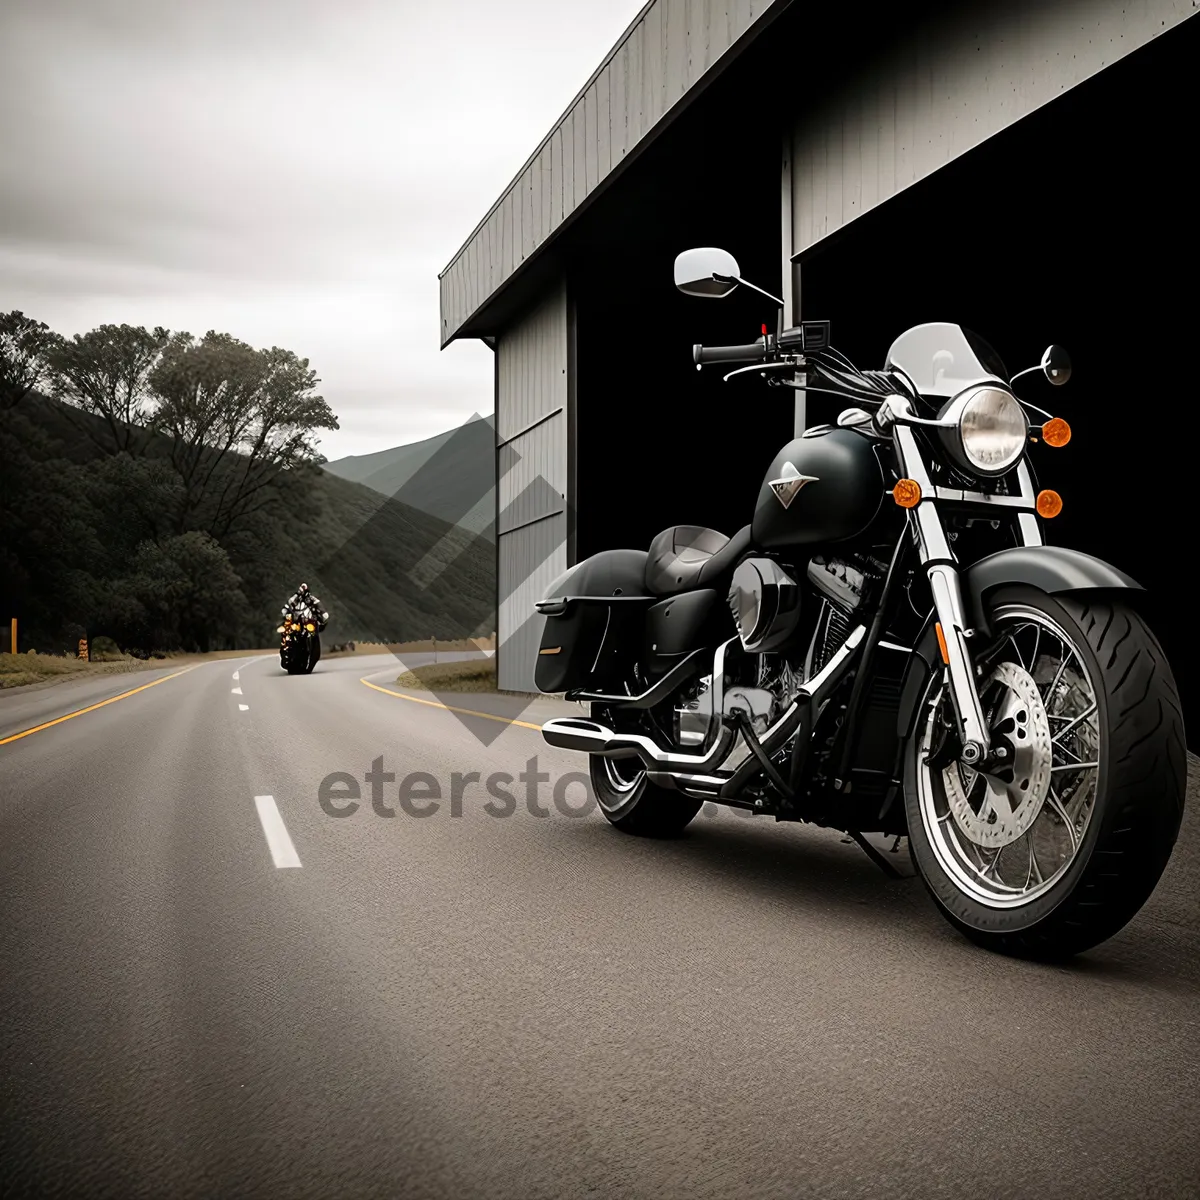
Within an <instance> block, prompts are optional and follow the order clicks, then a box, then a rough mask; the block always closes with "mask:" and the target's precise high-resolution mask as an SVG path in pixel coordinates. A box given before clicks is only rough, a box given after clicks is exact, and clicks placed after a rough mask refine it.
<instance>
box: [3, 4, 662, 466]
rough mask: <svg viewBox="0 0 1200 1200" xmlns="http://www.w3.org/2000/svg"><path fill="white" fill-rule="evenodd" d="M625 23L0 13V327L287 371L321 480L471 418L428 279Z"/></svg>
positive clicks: (409, 16) (168, 8) (583, 13)
mask: <svg viewBox="0 0 1200 1200" xmlns="http://www.w3.org/2000/svg"><path fill="white" fill-rule="evenodd" d="M642 4H643V0H588V2H587V3H576V4H571V3H566V4H564V3H562V0H510V2H508V3H486V2H484V0H426V2H424V3H416V2H414V0H336V2H334V3H330V2H329V0H324V2H323V3H317V2H316V0H126V2H124V3H121V2H120V0H0V105H2V109H0V111H3V112H5V113H6V114H8V119H7V120H5V122H4V123H3V126H0V311H7V310H9V309H12V308H19V309H22V310H24V311H25V312H26V313H27V314H29V315H30V316H34V317H37V318H38V319H40V320H43V321H45V322H47V323H48V324H49V325H50V326H51V327H52V328H54V329H56V330H58V331H59V332H61V333H65V334H72V333H77V332H81V331H83V330H86V329H90V328H92V327H94V326H96V325H99V324H102V323H105V322H122V321H127V322H130V323H132V324H138V325H143V324H144V325H148V326H153V325H166V326H168V327H169V328H172V329H187V330H190V331H191V332H192V333H195V334H197V335H199V334H202V333H204V332H205V331H206V330H208V329H219V330H223V331H226V332H228V333H231V334H233V335H234V336H236V337H240V338H242V339H244V340H245V341H248V342H250V343H252V344H254V345H257V346H269V345H279V346H285V347H287V348H288V349H291V350H294V351H296V353H298V354H302V355H305V356H307V357H308V358H310V359H311V360H312V365H313V367H314V368H315V369H316V370H317V373H318V374H319V375H320V376H321V379H322V385H321V390H322V391H323V393H324V394H325V396H326V397H327V398H328V399H329V401H330V403H331V404H332V406H333V408H334V411H335V412H337V413H338V416H339V418H340V420H341V425H342V429H341V430H340V431H339V432H337V433H333V434H330V435H329V436H328V437H326V438H325V439H324V441H323V442H322V449H323V450H324V452H325V453H326V454H328V455H329V457H330V458H339V457H341V456H342V455H345V454H362V453H369V452H371V451H373V450H379V449H383V448H384V447H386V446H391V445H397V444H400V443H403V442H409V441H414V440H416V439H419V438H423V437H427V436H430V435H432V434H434V433H438V432H440V431H442V430H443V429H447V428H450V427H451V426H453V425H454V424H456V423H458V422H461V421H463V420H466V419H467V418H468V417H469V416H470V415H471V414H472V413H473V412H481V413H486V412H490V411H491V409H492V367H493V358H492V353H491V351H490V350H488V349H487V348H486V347H484V346H482V345H480V344H479V343H476V342H467V343H463V344H461V345H457V344H456V345H453V346H451V347H449V348H448V349H447V350H445V351H439V350H438V285H437V274H438V272H439V271H440V270H441V269H442V268H443V267H445V266H446V264H447V263H448V262H449V261H450V259H451V258H452V257H453V255H454V253H455V251H457V249H458V248H459V246H460V245H461V244H462V242H463V241H464V240H465V239H466V237H467V235H468V234H469V233H470V232H471V230H472V229H473V228H474V227H475V225H476V223H477V222H478V221H479V220H480V219H481V218H482V217H483V215H484V213H485V212H486V211H487V209H488V208H489V207H490V206H491V204H492V203H493V202H494V201H495V200H496V199H498V198H499V196H500V194H501V192H502V191H503V190H504V188H505V187H506V186H507V185H508V183H509V181H510V180H511V179H512V177H513V176H514V175H515V174H516V172H517V170H518V169H519V168H520V166H521V165H522V164H523V163H524V161H525V159H526V158H527V157H528V156H529V154H530V153H531V152H532V151H533V150H534V148H535V147H536V146H537V144H538V142H539V141H540V140H541V139H542V137H543V136H544V135H545V134H546V133H547V132H548V131H549V129H550V127H551V126H552V125H553V123H554V121H555V120H557V118H558V117H559V115H560V114H561V113H562V111H563V109H565V108H566V106H567V105H568V104H569V103H570V101H571V100H572V98H573V97H574V96H575V94H576V92H578V91H579V89H580V88H581V87H582V86H583V84H584V83H585V82H586V80H587V78H588V77H589V76H590V75H591V73H592V71H593V70H594V69H595V68H596V67H597V66H598V65H599V64H600V62H601V60H602V59H603V57H604V55H605V54H606V53H607V52H608V50H609V49H610V48H611V46H612V45H613V44H614V43H615V42H616V40H617V38H618V37H620V35H621V33H622V32H623V31H624V29H625V28H626V26H627V25H628V24H629V23H630V21H632V20H633V18H634V17H635V16H636V15H637V13H638V11H639V10H640V9H641V7H642Z"/></svg>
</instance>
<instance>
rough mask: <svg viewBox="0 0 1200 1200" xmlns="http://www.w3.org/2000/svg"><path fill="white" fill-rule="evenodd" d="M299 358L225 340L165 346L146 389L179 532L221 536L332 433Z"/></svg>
mask: <svg viewBox="0 0 1200 1200" xmlns="http://www.w3.org/2000/svg"><path fill="white" fill-rule="evenodd" d="M319 382H320V380H319V379H318V378H317V375H316V372H314V371H313V370H312V369H311V368H310V366H309V361H308V359H306V358H299V357H298V356H297V355H295V354H293V353H292V352H291V351H290V350H281V349H279V348H278V347H272V348H271V349H270V350H255V349H254V348H253V347H251V346H249V345H247V344H246V343H245V342H242V341H239V340H238V339H236V338H233V337H231V336H230V335H228V334H222V333H216V332H213V331H210V332H209V333H207V334H205V335H204V337H203V338H202V339H200V340H199V341H196V340H195V339H191V338H189V339H187V340H183V339H180V340H178V341H176V342H173V343H172V344H171V345H170V346H169V347H167V349H166V351H165V352H164V354H163V357H162V360H161V361H160V362H159V364H158V366H157V367H156V368H155V369H154V371H153V373H152V375H151V378H150V383H151V386H152V387H153V388H154V391H155V393H156V394H157V395H158V396H159V397H160V400H161V404H160V407H159V409H158V412H157V415H156V419H155V428H156V429H157V430H158V431H159V432H160V433H162V434H163V435H165V436H166V437H168V438H169V439H170V445H171V450H170V456H171V462H172V464H173V465H174V467H175V470H176V472H177V473H178V475H179V479H180V482H181V484H182V487H183V499H182V504H181V506H180V510H179V521H178V527H179V529H180V530H181V531H182V530H184V529H187V528H189V527H192V528H198V529H202V530H204V531H205V532H208V533H211V534H213V535H214V536H217V537H225V536H226V535H228V534H230V533H233V532H235V531H236V530H238V529H240V528H244V527H245V525H246V523H247V521H248V520H249V518H251V517H252V516H253V514H254V513H256V512H259V511H261V510H262V509H264V508H266V507H268V506H269V505H271V504H272V502H273V501H274V500H275V499H276V497H275V494H274V491H273V486H272V485H275V484H277V483H279V482H280V481H281V478H282V476H283V474H284V473H285V472H291V471H296V470H297V469H300V470H301V471H302V470H303V468H305V467H311V466H313V465H315V464H316V463H317V462H318V461H319V455H318V454H317V451H316V447H315V445H314V444H313V442H314V438H315V436H316V434H317V433H318V431H319V430H322V429H337V428H338V422H337V418H336V417H335V416H334V414H333V411H332V410H331V409H330V407H329V405H328V404H327V403H326V401H325V399H324V398H323V397H322V396H319V395H317V394H316V391H315V389H316V385H317V384H318V383H319Z"/></svg>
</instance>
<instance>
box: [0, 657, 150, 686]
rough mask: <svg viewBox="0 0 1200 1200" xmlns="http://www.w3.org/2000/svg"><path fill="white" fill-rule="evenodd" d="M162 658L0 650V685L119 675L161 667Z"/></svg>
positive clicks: (22, 684) (19, 684) (20, 684)
mask: <svg viewBox="0 0 1200 1200" xmlns="http://www.w3.org/2000/svg"><path fill="white" fill-rule="evenodd" d="M163 665H165V664H164V662H163V661H162V660H158V661H156V660H154V659H150V660H149V661H147V662H142V661H141V660H139V659H136V658H121V659H117V660H115V661H113V662H94V663H90V662H84V661H83V660H82V659H79V658H70V657H68V656H67V655H65V654H63V655H59V654H0V688H14V687H25V686H26V685H27V684H31V683H45V682H46V681H47V680H53V681H55V682H58V681H61V680H64V679H78V678H80V677H83V676H92V675H123V674H125V673H126V672H130V671H146V670H152V669H153V668H154V667H162V666H163Z"/></svg>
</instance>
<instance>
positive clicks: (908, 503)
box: [892, 479, 921, 508]
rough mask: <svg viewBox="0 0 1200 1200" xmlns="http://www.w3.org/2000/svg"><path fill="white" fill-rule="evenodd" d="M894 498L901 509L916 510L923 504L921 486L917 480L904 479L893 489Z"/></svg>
mask: <svg viewBox="0 0 1200 1200" xmlns="http://www.w3.org/2000/svg"><path fill="white" fill-rule="evenodd" d="M892 496H893V498H894V499H895V501H896V503H897V504H898V505H900V507H901V508H916V507H917V505H918V504H920V503H921V485H920V484H919V483H918V482H917V481H916V480H915V479H902V480H900V482H899V483H898V484H896V486H895V487H894V488H892Z"/></svg>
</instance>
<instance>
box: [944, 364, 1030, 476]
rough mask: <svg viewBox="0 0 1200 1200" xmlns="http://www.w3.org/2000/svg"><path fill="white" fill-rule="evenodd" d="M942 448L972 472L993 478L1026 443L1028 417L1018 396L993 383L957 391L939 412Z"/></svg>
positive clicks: (1020, 454) (1015, 458)
mask: <svg viewBox="0 0 1200 1200" xmlns="http://www.w3.org/2000/svg"><path fill="white" fill-rule="evenodd" d="M939 419H940V420H942V421H945V422H947V423H949V426H950V427H949V428H943V429H941V430H939V431H938V432H939V434H940V440H941V443H942V447H943V448H944V449H945V451H946V453H947V454H948V455H949V457H950V458H951V459H952V460H953V461H954V463H955V464H956V465H957V466H959V467H960V468H961V469H962V470H964V471H969V472H970V473H971V474H972V475H981V476H984V477H985V478H989V479H994V478H997V477H998V476H1000V475H1004V474H1007V472H1009V471H1011V470H1012V469H1013V467H1015V466H1016V465H1017V463H1019V462H1020V461H1021V458H1022V457H1023V456H1024V454H1025V449H1026V447H1027V446H1028V444H1029V418H1028V417H1026V415H1025V410H1024V409H1023V408H1022V407H1021V405H1020V403H1019V402H1018V401H1017V398H1016V397H1015V396H1014V395H1013V394H1012V392H1010V391H1009V390H1008V389H1007V388H1005V387H1003V386H1000V385H998V384H996V383H986V384H977V385H976V386H974V387H970V388H967V389H966V390H965V391H963V392H960V393H959V394H958V395H957V396H955V397H954V399H953V400H951V401H950V403H949V404H947V405H946V406H945V408H943V409H942V411H941V413H939Z"/></svg>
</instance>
